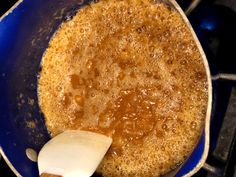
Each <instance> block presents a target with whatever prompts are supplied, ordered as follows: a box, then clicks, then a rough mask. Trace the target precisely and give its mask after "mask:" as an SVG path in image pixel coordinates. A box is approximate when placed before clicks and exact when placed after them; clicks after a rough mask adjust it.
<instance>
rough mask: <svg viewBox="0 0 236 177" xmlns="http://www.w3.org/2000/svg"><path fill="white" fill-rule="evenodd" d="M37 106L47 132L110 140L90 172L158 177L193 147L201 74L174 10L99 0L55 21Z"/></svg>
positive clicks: (203, 82)
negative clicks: (58, 23) (65, 19)
mask: <svg viewBox="0 0 236 177" xmlns="http://www.w3.org/2000/svg"><path fill="white" fill-rule="evenodd" d="M38 91H39V103H40V106H41V109H42V111H43V113H44V115H45V120H46V125H47V128H48V130H49V131H50V132H51V135H52V136H55V135H57V134H58V133H61V132H63V131H65V130H67V129H82V130H90V131H94V132H100V133H102V134H105V135H108V136H111V137H112V138H113V144H112V146H111V148H110V149H109V151H108V153H107V154H106V156H105V158H104V160H103V161H102V163H101V164H100V166H99V168H98V169H97V172H99V173H102V175H103V176H145V177H146V176H159V175H161V174H164V173H166V172H168V171H169V170H171V169H172V168H174V167H175V166H176V165H178V164H179V163H181V162H183V161H184V159H185V158H186V157H187V156H188V155H189V153H190V152H191V151H192V150H193V148H194V146H195V144H196V142H197V140H198V139H199V136H200V134H201V131H202V128H203V124H204V119H205V115H206V109H207V78H206V73H205V69H204V65H203V62H202V59H201V55H200V53H199V51H198V48H197V46H196V43H195V42H194V39H193V37H192V36H191V33H190V31H189V29H188V28H187V26H186V25H185V23H184V22H183V20H182V18H181V16H180V15H179V14H178V13H177V12H175V11H174V10H171V9H169V8H168V7H166V6H165V5H163V4H155V3H153V2H152V1H149V0H123V1H122V0H119V1H117V0H102V1H99V2H98V3H96V4H91V5H89V6H86V7H84V8H82V9H81V10H79V12H78V13H77V14H76V15H75V16H74V17H73V19H72V20H70V21H68V22H65V23H63V24H62V25H61V27H60V28H59V30H58V31H57V32H56V34H55V36H54V37H53V38H52V40H51V41H50V44H49V47H48V49H47V51H46V52H45V55H44V57H43V62H42V71H41V75H40V79H39V90H38Z"/></svg>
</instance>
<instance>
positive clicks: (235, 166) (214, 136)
mask: <svg viewBox="0 0 236 177" xmlns="http://www.w3.org/2000/svg"><path fill="white" fill-rule="evenodd" d="M16 1H17V0H0V16H1V15H2V14H4V12H6V11H7V10H8V9H9V8H10V7H11V6H12V5H13V4H15V2H16ZM177 2H178V3H179V4H180V6H181V7H182V8H183V10H185V12H186V14H187V15H188V18H189V20H190V22H191V24H192V26H193V28H194V30H195V32H196V34H197V36H198V38H199V40H200V42H201V44H202V47H203V49H204V51H205V53H206V55H207V59H208V62H209V65H210V70H211V74H212V83H213V109H212V118H211V127H210V150H209V155H208V158H207V161H206V163H205V164H204V166H203V168H202V169H201V170H200V171H199V172H198V173H196V174H195V175H194V176H195V177H204V176H206V177H213V176H214V177H236V0H204V1H203V0H202V1H201V0H192V1H189V0H177ZM0 177H15V175H14V173H12V171H11V170H10V169H9V167H8V166H7V164H6V163H5V161H4V160H3V159H2V158H0Z"/></svg>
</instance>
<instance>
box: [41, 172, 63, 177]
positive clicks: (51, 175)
mask: <svg viewBox="0 0 236 177" xmlns="http://www.w3.org/2000/svg"><path fill="white" fill-rule="evenodd" d="M40 177H62V176H60V175H53V174H48V173H42V174H41V175H40Z"/></svg>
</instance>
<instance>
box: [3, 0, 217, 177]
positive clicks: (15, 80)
mask: <svg viewBox="0 0 236 177" xmlns="http://www.w3.org/2000/svg"><path fill="white" fill-rule="evenodd" d="M88 3H89V2H88V1H84V2H83V1H82V0H48V1H44V0H33V1H32V0H23V1H19V2H18V4H16V6H15V7H13V9H11V10H10V11H9V12H8V13H7V14H5V16H4V17H2V18H1V19H0V154H1V155H2V157H3V158H4V159H5V160H6V162H7V163H8V165H9V166H10V168H11V169H12V170H13V172H14V173H15V174H16V175H17V176H23V177H37V176H38V168H37V163H36V162H34V161H32V160H30V159H29V158H28V157H27V155H26V149H28V148H32V149H34V150H35V151H36V152H38V151H39V150H40V148H41V147H42V146H43V145H44V144H45V142H47V141H48V140H49V139H50V135H49V134H48V132H47V129H46V127H45V124H44V117H43V114H42V113H41V112H40V108H39V105H38V98H37V79H38V74H39V72H40V61H41V58H42V55H43V53H44V51H45V49H46V48H47V45H48V43H49V40H50V38H51V36H52V35H53V33H54V32H55V31H56V30H57V28H58V27H59V25H60V24H61V23H62V22H63V21H65V20H68V19H70V18H71V17H72V16H73V15H74V14H75V13H76V11H77V10H79V9H80V8H81V7H82V6H83V5H86V4H88ZM165 3H168V4H169V5H170V6H172V7H173V8H175V9H176V10H177V11H179V13H180V14H182V17H183V19H184V20H185V22H186V23H187V25H188V26H189V28H190V29H191V30H192V28H191V26H190V24H189V22H188V20H187V18H186V16H185V15H184V13H183V12H182V10H181V9H180V7H179V6H178V4H176V2H175V1H173V2H172V1H165ZM192 34H193V37H194V38H195V41H196V43H197V45H198V47H199V50H200V52H201V53H202V59H203V61H204V64H205V68H206V71H207V75H208V86H209V100H208V103H209V104H208V110H207V116H206V124H205V129H204V131H203V133H202V136H201V138H200V140H199V142H198V144H197V145H196V147H195V149H194V151H193V152H192V154H191V156H190V157H189V158H188V159H187V161H186V162H185V163H184V164H182V165H181V166H180V168H179V169H178V172H177V173H176V176H184V175H187V176H191V175H192V174H194V173H195V172H196V171H197V170H199V169H200V168H201V167H202V165H203V163H204V161H205V159H206V156H207V153H208V147H209V119H210V112H211V100H212V89H211V81H210V72H209V67H208V63H207V60H206V57H205V54H204V53H203V50H202V48H201V46H200V44H199V41H198V39H197V38H196V35H195V33H194V32H193V30H192Z"/></svg>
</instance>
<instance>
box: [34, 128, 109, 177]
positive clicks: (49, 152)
mask: <svg viewBox="0 0 236 177" xmlns="http://www.w3.org/2000/svg"><path fill="white" fill-rule="evenodd" d="M111 143H112V139H111V138H109V137H107V136H104V135H101V134H98V133H93V132H89V131H81V130H69V131H65V132H63V133H61V134H59V135H57V136H56V137H54V138H53V139H51V140H50V141H49V142H47V143H46V144H45V145H44V146H43V148H42V149H41V151H40V152H39V155H38V168H39V174H40V175H41V177H42V176H43V177H49V176H51V177H52V176H55V175H56V176H63V177H89V176H92V174H93V173H94V172H95V170H96V168H97V166H98V165H99V163H100V162H101V160H102V159H103V157H104V155H105V154H106V152H107V150H108V149H109V147H110V145H111Z"/></svg>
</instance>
